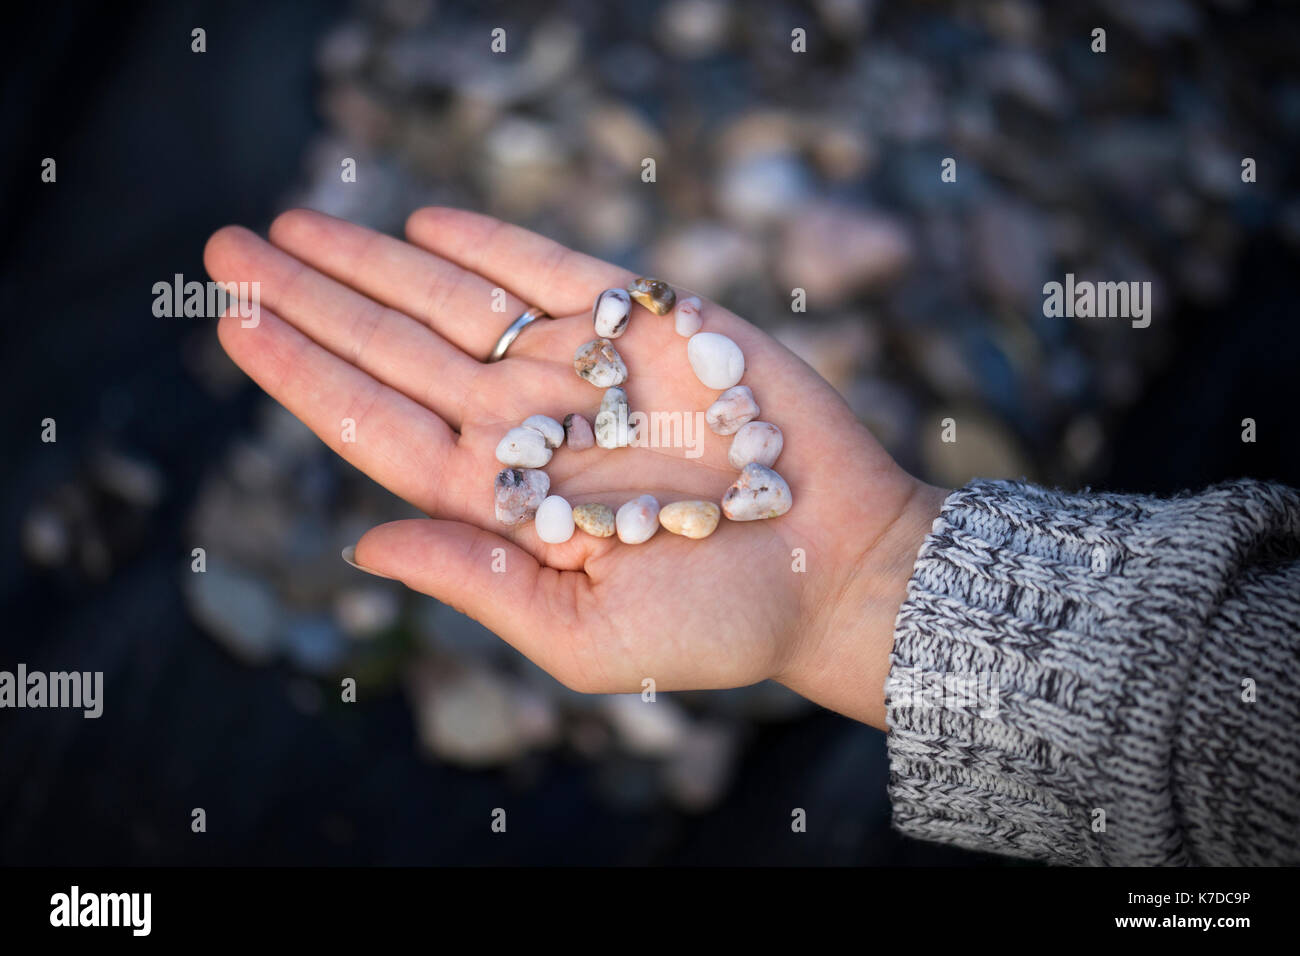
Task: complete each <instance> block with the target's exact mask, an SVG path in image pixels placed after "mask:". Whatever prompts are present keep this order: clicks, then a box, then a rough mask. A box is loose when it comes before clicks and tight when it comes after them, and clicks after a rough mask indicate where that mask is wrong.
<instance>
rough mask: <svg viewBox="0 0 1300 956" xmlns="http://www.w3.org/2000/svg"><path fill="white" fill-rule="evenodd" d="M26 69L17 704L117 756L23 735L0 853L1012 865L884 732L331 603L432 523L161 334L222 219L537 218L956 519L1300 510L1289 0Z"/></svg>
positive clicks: (12, 407) (439, 613)
mask: <svg viewBox="0 0 1300 956" xmlns="http://www.w3.org/2000/svg"><path fill="white" fill-rule="evenodd" d="M196 27H201V28H203V29H204V30H205V31H206V46H207V49H206V52H204V53H194V52H191V43H192V39H191V31H192V30H193V29H194V28H196ZM496 27H501V28H504V29H505V30H506V37H507V51H506V53H505V54H503V55H495V54H492V53H491V52H490V46H489V44H490V41H491V31H492V30H493V29H494V28H496ZM1095 27H1102V28H1104V29H1105V30H1106V42H1107V51H1106V52H1105V53H1104V54H1099V53H1094V52H1092V50H1091V49H1090V46H1091V43H1092V30H1093V29H1094V28H1095ZM796 28H801V29H803V30H805V31H806V35H807V52H806V53H802V54H796V53H793V52H792V51H791V31H792V30H794V29H796ZM8 32H9V35H10V36H11V38H13V42H12V43H11V46H10V50H9V51H8V62H7V64H6V76H5V82H4V90H3V100H2V112H0V122H3V128H4V130H5V144H6V148H5V149H4V151H3V153H0V163H2V164H3V168H4V176H3V180H2V183H0V188H2V189H3V212H4V216H3V222H4V224H5V226H6V228H5V229H4V231H3V233H2V234H0V243H2V244H3V259H2V261H3V272H2V275H0V291H2V293H3V296H2V298H3V302H4V306H5V314H4V333H3V334H4V370H5V374H4V376H3V384H2V385H0V388H2V389H3V396H4V404H3V407H4V409H5V410H6V414H5V415H4V416H3V417H2V418H0V428H2V429H3V435H4V442H3V446H2V447H3V449H4V461H5V467H4V474H3V480H4V495H3V503H2V506H0V507H2V514H3V527H2V529H0V530H2V531H3V536H4V537H3V540H4V541H5V542H6V543H7V546H6V547H4V548H3V549H0V601H2V602H3V612H4V624H3V626H0V669H8V670H12V669H13V668H14V667H15V666H16V664H17V663H18V662H24V663H26V664H27V665H28V667H29V668H32V669H42V670H71V669H75V670H90V671H95V670H100V671H103V672H104V674H105V684H106V688H105V710H104V716H103V717H102V718H100V719H98V720H84V719H82V718H81V716H80V714H79V713H78V712H73V711H60V710H46V711H32V710H24V711H15V710H2V711H0V862H4V863H24V864H28V863H60V864H72V863H76V864H110V863H129V864H134V863H253V864H262V863H272V864H280V863H306V864H320V863H396V864H417V863H500V862H512V863H532V862H543V863H734V864H747V863H780V864H888V863H968V862H987V861H984V860H983V858H980V857H976V856H973V855H971V854H966V853H963V852H960V851H956V850H950V849H946V848H943V847H935V846H929V845H924V844H920V843H917V842H915V841H910V840H904V839H902V838H901V837H898V836H896V835H894V834H893V833H891V831H890V830H889V826H888V820H889V807H888V802H887V799H886V793H885V787H886V783H887V778H888V767H887V762H886V759H885V749H884V741H883V737H882V736H881V735H880V734H879V733H877V732H875V731H872V730H871V729H869V728H867V727H864V726H861V725H858V724H855V723H853V722H852V721H849V720H847V719H844V718H841V717H839V716H837V715H834V714H829V713H826V712H823V711H819V710H817V709H816V708H813V707H812V706H811V705H808V704H806V703H805V702H803V701H801V700H800V699H798V698H796V697H794V696H793V695H790V694H788V693H786V692H785V691H784V690H783V689H782V688H780V687H776V686H770V685H763V686H760V687H756V688H747V689H743V690H738V691H730V692H725V693H700V694H673V695H660V699H659V701H658V702H657V703H656V706H654V707H647V706H643V705H641V704H640V702H639V701H638V700H637V698H635V697H634V698H631V699H630V701H629V699H628V698H624V697H582V696H580V695H576V694H573V693H571V692H569V691H567V690H565V689H564V688H563V687H561V686H560V685H558V684H557V683H555V682H554V681H552V680H551V679H550V678H549V677H547V676H546V675H545V674H542V673H541V672H540V671H538V670H537V669H536V668H534V667H533V666H532V665H530V664H528V662H526V661H524V660H523V659H521V658H520V657H519V656H518V655H517V654H515V653H514V652H513V651H511V650H510V649H509V648H507V647H505V646H504V645H503V644H501V642H499V641H497V640H496V639H495V638H493V637H492V636H491V635H490V634H488V633H487V632H485V631H484V630H483V629H482V628H480V627H478V626H477V625H476V624H474V623H473V622H471V621H468V620H467V619H465V618H463V617H461V616H460V615H458V614H456V613H455V612H454V611H452V610H451V609H450V608H446V607H443V606H441V605H438V604H437V603H436V602H434V601H432V600H430V599H426V598H422V597H417V596H415V595H410V594H406V593H403V592H402V591H401V590H400V588H397V587H396V586H395V585H391V584H389V583H388V582H384V581H379V580H377V579H373V578H368V577H366V576H364V575H361V574H359V573H357V572H354V571H352V570H351V569H350V568H348V567H346V566H345V565H344V564H343V563H342V561H340V560H339V557H338V555H339V549H340V548H341V547H343V546H344V545H347V544H351V543H353V542H354V541H355V540H356V538H357V537H358V536H359V534H360V532H361V531H364V530H365V529H367V528H368V527H370V526H371V525H373V524H375V523H378V522H379V521H383V520H386V519H388V518H391V517H395V516H400V515H403V514H406V513H408V509H407V508H406V506H404V505H403V504H401V503H400V502H395V501H393V500H391V498H390V497H389V496H387V495H386V494H385V493H384V492H382V491H380V490H379V489H377V488H376V487H374V486H373V485H372V484H371V483H370V482H369V481H368V480H366V479H365V478H364V477H363V476H360V475H359V474H357V473H356V472H355V471H353V470H352V469H351V468H350V467H349V466H346V465H344V464H342V463H340V462H339V461H337V460H335V459H333V458H332V457H330V456H329V455H328V454H327V453H326V452H325V451H324V450H323V448H322V446H320V445H319V443H318V442H317V441H316V439H315V438H314V437H312V436H311V435H310V434H309V433H307V432H306V431H305V430H304V429H303V428H302V427H301V426H300V425H299V424H298V423H297V422H296V421H295V420H293V419H292V418H291V417H289V416H288V415H287V414H286V413H284V412H283V411H281V410H279V409H278V407H276V406H274V404H273V403H270V402H269V401H268V400H267V399H266V398H265V397H263V396H262V395H261V394H260V392H258V390H257V389H256V388H255V387H253V386H252V385H251V384H249V383H247V382H246V381H244V380H243V378H242V376H241V375H240V374H239V373H238V371H237V370H236V369H234V367H233V366H232V365H231V364H230V363H229V361H228V360H226V359H225V357H224V355H223V354H222V353H221V351H220V349H219V347H218V346H217V344H216V341H215V336H214V334H213V332H212V329H211V325H212V323H211V321H210V320H206V319H196V318H156V317H155V316H154V315H153V313H152V304H153V299H154V294H153V292H152V288H153V285H154V283H156V282H159V281H164V282H170V281H171V280H172V277H173V275H174V274H175V273H182V274H183V275H184V277H185V279H186V280H192V279H193V280H200V281H202V280H205V279H206V278H207V277H206V275H205V274H204V272H203V266H202V249H203V244H204V241H205V239H206V238H207V236H208V235H209V234H210V233H211V232H212V231H213V230H215V229H216V228H218V227H219V226H221V225H224V224H226V223H230V222H239V223H244V224H246V225H249V226H251V227H253V228H256V229H259V230H264V229H265V227H266V225H267V223H268V222H269V221H270V219H271V218H272V217H273V216H274V215H275V214H276V213H277V212H278V211H280V210H282V209H284V208H287V207H288V206H291V205H296V204H303V205H309V206H312V207H314V208H317V209H321V210H324V211H326V212H330V213H333V214H336V215H341V216H346V217H348V218H350V219H354V220H357V221H361V222H364V223H366V224H368V225H371V226H374V227H376V228H380V229H384V230H387V231H391V232H399V231H400V228H401V224H402V222H403V220H404V218H405V217H406V215H407V214H408V213H409V212H410V211H411V210H413V209H414V208H416V207H417V206H420V205H423V204H429V203H447V204H457V205H463V206H467V207H470V208H475V209H480V210H483V211H486V212H490V213H492V214H495V215H499V216H502V217H504V218H508V219H511V220H514V221H518V222H521V223H523V224H525V225H529V226H531V227H533V228H536V229H539V230H541V231H543V232H546V233H548V234H550V235H552V236H554V237H556V238H558V239H560V240H562V241H565V242H567V243H569V244H571V245H574V246H577V247H580V248H582V249H584V250H585V251H588V252H591V253H594V254H596V255H599V256H602V257H605V258H609V259H612V260H615V261H617V262H619V263H621V264H624V265H626V266H628V267H630V268H633V269H637V270H639V271H644V272H649V273H651V274H657V275H663V276H664V277H665V278H668V279H669V280H670V281H675V282H680V283H681V284H683V285H686V286H690V287H692V288H695V289H698V290H700V291H701V292H703V293H706V294H708V295H711V296H713V297H715V298H718V299H720V300H722V301H723V302H725V303H726V304H727V305H729V306H730V307H731V308H733V309H735V310H736V311H737V312H739V313H741V314H743V315H746V316H747V317H749V318H751V319H752V320H753V321H755V322H757V323H758V324H760V325H762V326H763V327H765V328H767V329H769V330H770V331H772V332H773V333H774V334H776V335H778V336H779V337H780V338H781V339H782V341H784V342H786V344H787V345H789V346H790V347H791V348H793V349H794V350H795V351H797V352H799V353H800V354H801V355H803V356H804V357H805V358H806V359H808V361H809V362H811V363H812V364H813V365H814V367H816V368H817V369H818V370H819V371H821V372H822V374H824V375H825V376H826V377H827V378H828V379H829V380H830V381H831V382H832V383H833V384H835V385H836V387H837V388H839V389H840V390H841V392H842V393H843V394H844V395H845V397H846V398H847V399H848V400H849V402H850V403H851V404H852V405H853V407H854V408H855V409H856V410H857V412H858V413H859V415H860V416H861V417H862V418H863V419H864V420H865V421H866V422H868V423H869V424H870V425H871V426H872V427H873V428H874V429H875V431H876V433H877V435H878V436H879V437H880V438H881V440H882V441H883V442H884V443H885V444H886V445H887V446H888V447H889V448H890V450H891V451H892V452H893V453H894V454H895V455H896V456H897V457H898V459H899V460H900V462H901V463H902V464H904V465H905V466H906V467H908V468H909V469H911V470H913V471H914V472H915V473H917V474H919V475H921V476H923V477H925V478H927V479H928V480H931V481H934V482H940V483H946V484H948V485H950V486H955V485H957V484H960V483H962V482H964V481H965V480H967V479H968V478H970V477H973V476H976V475H983V476H1025V477H1029V478H1031V479H1035V480H1039V481H1044V482H1049V483H1053V484H1060V485H1064V486H1068V487H1083V486H1085V485H1091V486H1092V487H1098V488H1114V489H1120V490H1130V491H1149V492H1173V491H1177V490H1179V489H1183V488H1188V487H1198V486H1201V485H1204V484H1207V483H1209V482H1212V481H1215V480H1218V479H1226V478H1231V477H1237V476H1242V475H1249V476H1255V477H1260V478H1273V479H1278V480H1282V481H1286V482H1289V483H1291V484H1300V451H1298V449H1300V424H1298V421H1300V414H1297V409H1300V402H1298V401H1297V396H1298V394H1300V389H1298V388H1297V375H1296V372H1297V371H1300V362H1298V361H1297V357H1298V356H1300V334H1298V333H1297V331H1296V322H1295V316H1294V314H1293V312H1294V308H1293V301H1294V299H1293V294H1292V289H1293V285H1294V280H1293V277H1294V274H1295V272H1294V270H1295V265H1296V252H1297V245H1298V244H1300V190H1298V189H1297V182H1296V171H1295V167H1294V156H1295V155H1296V151H1297V146H1298V145H1300V143H1298V142H1297V141H1298V140H1300V75H1298V74H1297V69H1296V66H1295V61H1296V55H1295V54H1296V51H1297V50H1300V31H1298V30H1297V17H1296V15H1295V12H1294V9H1293V7H1292V5H1290V4H1286V3H1276V4H1270V3H1252V2H1248V0H1223V2H1209V0H1204V2H1194V0H1145V2H1143V3H1129V2H1126V0H1106V2H1080V3H1071V4H1052V3H1048V2H1042V3H1035V2H1028V0H1001V2H978V3H977V2H966V3H963V2H938V0H936V2H928V3H911V4H888V5H887V4H884V3H873V2H869V0H822V2H810V3H794V2H779V0H756V2H747V3H741V2H739V0H671V2H665V3H628V4H619V3H607V2H596V0H587V2H583V0H572V2H561V3H555V4H550V5H544V4H537V3H528V2H523V0H518V2H506V0H503V2H497V3H491V2H488V3H476V4H453V3H449V2H433V0H392V2H380V0H374V2H361V3H341V2H336V3H320V4H303V3H298V2H289V0H259V2H256V3H252V2H227V3H206V4H205V3H175V2H169V3H162V2H158V3H138V4H121V5H118V4H114V5H111V6H107V5H96V4H84V5H83V4H75V3H62V4H34V5H30V6H29V7H27V9H26V10H25V11H22V12H19V13H18V14H17V20H16V21H15V22H13V23H11V25H10V29H9V31H8ZM45 157H52V158H54V159H55V160H56V161H57V182H55V183H43V182H41V178H40V173H41V162H42V160H43V159H44V158H45ZM344 157H351V158H355V159H356V160H357V164H358V178H357V182H355V183H343V182H341V180H340V175H339V170H340V162H341V160H342V159H343V158H344ZM644 157H654V158H655V159H656V163H657V181H656V182H655V183H653V184H647V183H644V182H642V181H641V177H640V173H641V160H642V159H643V158H644ZM945 157H952V158H954V159H956V161H957V181H956V182H955V183H941V182H940V177H939V171H940V163H941V161H942V160H943V159H944V158H945ZM1245 157H1251V158H1253V159H1254V160H1255V161H1256V164H1257V168H1258V181H1257V182H1254V183H1243V182H1242V180H1241V161H1242V159H1243V158H1245ZM1066 272H1074V273H1076V274H1077V275H1078V276H1079V277H1080V278H1089V277H1092V278H1101V279H1106V280H1117V281H1130V280H1150V281H1151V282H1152V283H1153V288H1154V296H1155V312H1154V317H1153V320H1152V323H1151V326H1150V327H1149V328H1146V329H1133V328H1131V327H1130V325H1129V323H1128V322H1126V321H1123V320H1116V319H1109V320H1103V319H1049V318H1045V317H1044V316H1043V309H1042V292H1041V289H1042V284H1043V283H1044V282H1046V281H1049V280H1052V279H1055V280H1058V281H1059V280H1062V279H1063V278H1064V274H1065V273H1066ZM795 286H798V287H801V288H804V289H805V290H806V292H807V297H808V310H807V312H806V313H796V312H792V310H791V308H790V301H791V300H790V295H791V289H792V288H793V287H795ZM946 417H952V418H954V419H955V421H956V422H957V427H958V440H957V442H955V443H952V444H945V443H943V442H941V441H940V424H939V423H940V422H941V421H942V419H944V418H946ZM47 418H52V419H54V420H55V422H56V427H57V441H56V442H53V443H47V442H43V441H42V440H41V432H42V424H41V423H42V421H43V420H44V419H47ZM1245 418H1251V419H1254V421H1255V422H1256V430H1257V440H1256V441H1255V442H1253V443H1248V442H1243V441H1242V420H1243V419H1245ZM196 547H202V548H203V549H204V550H205V555H206V562H207V564H206V567H207V570H206V571H205V572H204V573H201V574H198V573H193V572H192V571H191V561H192V558H191V554H192V549H194V548H196ZM341 675H352V676H356V677H357V679H358V681H359V683H360V686H361V689H360V699H359V702H358V703H356V704H343V703H341V702H339V699H338V698H339V694H338V682H339V678H340V676H341ZM196 807H202V808H204V810H205V811H206V813H207V827H208V828H207V832H206V833H203V834H196V833H193V832H191V828H190V822H191V811H192V809H193V808H196ZM495 807H504V808H506V809H507V811H508V814H509V830H508V837H501V836H497V835H494V834H492V833H491V832H490V829H489V823H490V813H491V811H492V809H493V808H495ZM795 807H802V808H804V809H805V810H806V811H807V815H808V821H809V825H808V831H807V833H803V834H795V833H792V832H791V828H790V819H791V817H790V814H791V810H792V808H795Z"/></svg>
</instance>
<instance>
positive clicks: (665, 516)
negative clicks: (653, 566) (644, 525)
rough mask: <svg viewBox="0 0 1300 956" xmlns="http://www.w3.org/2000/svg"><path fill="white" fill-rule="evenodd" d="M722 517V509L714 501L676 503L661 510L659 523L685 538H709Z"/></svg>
mask: <svg viewBox="0 0 1300 956" xmlns="http://www.w3.org/2000/svg"><path fill="white" fill-rule="evenodd" d="M721 517H722V509H721V508H719V507H718V506H717V505H715V504H714V503H713V502H712V501H674V502H673V503H672V504H670V505H664V506H663V508H661V509H660V510H659V523H660V524H661V525H663V526H664V528H665V529H666V530H668V531H671V532H672V533H673V534H680V535H681V536H682V537H684V538H707V537H708V536H709V535H711V534H713V532H714V531H715V530H716V529H717V527H718V520H719V519H720V518H721Z"/></svg>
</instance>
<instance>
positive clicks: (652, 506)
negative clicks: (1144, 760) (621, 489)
mask: <svg viewBox="0 0 1300 956" xmlns="http://www.w3.org/2000/svg"><path fill="white" fill-rule="evenodd" d="M614 527H615V528H616V529H617V530H618V540H620V541H622V542H623V543H624V544H640V543H641V542H643V541H649V540H650V539H651V538H653V537H654V533H655V532H656V531H658V530H659V502H658V501H656V500H655V498H654V496H653V495H641V497H639V498H633V499H632V500H631V501H629V502H627V503H626V504H625V505H623V507H621V508H619V509H618V514H616V515H615V516H614Z"/></svg>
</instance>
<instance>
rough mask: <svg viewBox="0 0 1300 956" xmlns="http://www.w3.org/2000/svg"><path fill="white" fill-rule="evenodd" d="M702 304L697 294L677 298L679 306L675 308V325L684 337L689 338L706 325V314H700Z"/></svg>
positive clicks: (679, 333) (678, 332)
mask: <svg viewBox="0 0 1300 956" xmlns="http://www.w3.org/2000/svg"><path fill="white" fill-rule="evenodd" d="M701 306H702V303H701V302H700V300H699V298H698V297H697V296H693V295H691V296H687V297H686V298H685V299H678V300H677V308H676V309H674V310H673V327H674V328H675V329H677V334H678V335H680V336H681V337H682V338H684V339H689V338H690V337H691V336H692V335H694V334H695V333H696V332H698V331H699V330H700V329H701V328H703V327H704V316H702V315H700V308H701Z"/></svg>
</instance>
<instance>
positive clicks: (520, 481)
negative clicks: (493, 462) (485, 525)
mask: <svg viewBox="0 0 1300 956" xmlns="http://www.w3.org/2000/svg"><path fill="white" fill-rule="evenodd" d="M550 490H551V479H550V478H548V477H547V475H546V472H544V471H534V470H533V469H531V468H527V469H519V468H507V469H506V470H505V471H501V472H498V473H497V480H496V511H497V520H498V521H500V522H501V523H502V524H506V525H517V524H523V523H524V522H525V521H528V520H529V519H531V518H532V517H533V515H535V514H537V509H538V508H540V507H541V504H542V501H543V500H545V498H546V493H547V492H548V491H550Z"/></svg>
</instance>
